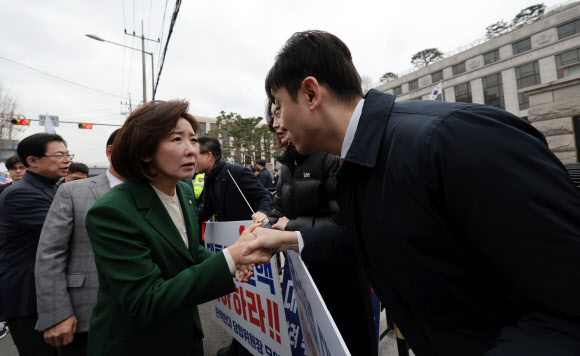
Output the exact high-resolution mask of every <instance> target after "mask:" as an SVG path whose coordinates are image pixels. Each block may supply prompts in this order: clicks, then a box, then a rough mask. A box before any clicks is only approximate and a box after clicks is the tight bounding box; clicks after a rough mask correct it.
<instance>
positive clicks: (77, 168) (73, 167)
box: [67, 163, 89, 175]
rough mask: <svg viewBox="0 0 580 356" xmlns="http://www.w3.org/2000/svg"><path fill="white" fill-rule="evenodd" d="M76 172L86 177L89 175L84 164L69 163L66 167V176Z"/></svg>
mask: <svg viewBox="0 0 580 356" xmlns="http://www.w3.org/2000/svg"><path fill="white" fill-rule="evenodd" d="M76 172H80V173H84V174H86V175H89V167H87V165H86V164H84V163H71V164H70V166H69V167H68V173H67V174H69V175H70V174H73V173H76Z"/></svg>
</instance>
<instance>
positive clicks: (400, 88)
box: [393, 85, 403, 95]
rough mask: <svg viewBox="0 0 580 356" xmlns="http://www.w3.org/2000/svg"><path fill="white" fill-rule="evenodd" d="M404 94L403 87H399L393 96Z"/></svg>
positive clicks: (395, 89)
mask: <svg viewBox="0 0 580 356" xmlns="http://www.w3.org/2000/svg"><path fill="white" fill-rule="evenodd" d="M402 93H403V87H402V86H400V85H399V86H398V87H396V88H393V95H401V94H402Z"/></svg>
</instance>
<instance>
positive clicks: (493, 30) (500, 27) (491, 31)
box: [485, 20, 510, 40]
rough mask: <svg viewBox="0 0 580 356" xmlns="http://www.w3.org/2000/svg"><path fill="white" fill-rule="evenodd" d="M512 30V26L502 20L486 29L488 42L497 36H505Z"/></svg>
mask: <svg viewBox="0 0 580 356" xmlns="http://www.w3.org/2000/svg"><path fill="white" fill-rule="evenodd" d="M509 30H510V25H509V24H508V23H507V22H505V21H503V20H501V21H498V22H496V23H493V24H491V25H489V26H487V27H486V28H485V37H486V38H487V39H488V40H491V39H492V38H495V37H497V36H500V35H503V34H504V33H506V32H508V31H509Z"/></svg>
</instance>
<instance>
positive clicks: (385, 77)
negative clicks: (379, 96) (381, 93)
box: [381, 72, 399, 83]
mask: <svg viewBox="0 0 580 356" xmlns="http://www.w3.org/2000/svg"><path fill="white" fill-rule="evenodd" d="M397 78H399V76H398V75H396V74H395V73H393V72H386V73H385V74H383V76H382V77H381V82H382V83H386V82H390V81H391V80H395V79H397Z"/></svg>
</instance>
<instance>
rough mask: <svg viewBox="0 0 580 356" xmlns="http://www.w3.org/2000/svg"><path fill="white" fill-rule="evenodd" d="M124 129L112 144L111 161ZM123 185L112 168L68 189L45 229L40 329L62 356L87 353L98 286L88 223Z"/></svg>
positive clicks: (39, 273) (39, 268)
mask: <svg viewBox="0 0 580 356" xmlns="http://www.w3.org/2000/svg"><path fill="white" fill-rule="evenodd" d="M119 130H120V129H117V130H115V131H114V132H113V133H112V134H111V135H110V137H109V139H108V141H107V146H106V155H107V158H108V159H109V162H110V161H111V152H112V150H113V146H112V144H113V141H114V140H115V136H116V135H117V133H118V132H119ZM71 167H72V165H71ZM85 167H86V166H85ZM87 170H88V169H87ZM68 176H70V174H69V175H68ZM68 176H67V177H68ZM122 182H123V178H122V177H121V176H120V175H119V174H118V173H117V172H116V171H115V169H114V168H113V166H110V167H109V169H108V170H107V171H106V172H105V173H103V174H100V175H98V176H96V177H91V178H88V179H76V180H73V181H70V182H68V183H66V184H63V185H62V186H61V187H60V188H59V190H58V192H57V193H56V196H55V198H54V201H53V202H52V205H51V207H50V210H49V211H48V215H47V217H46V223H45V224H44V227H43V228H42V233H41V234H40V242H39V244H38V249H37V252H36V267H35V278H36V300H37V310H38V322H37V323H36V329H37V330H38V331H41V332H44V339H45V341H46V342H47V343H49V344H50V345H52V346H54V347H59V348H60V354H61V355H71V356H72V355H79V356H80V355H86V354H87V341H88V331H89V321H90V318H91V312H92V310H93V306H94V305H95V303H96V301H97V288H98V286H99V281H98V278H97V267H96V266H95V259H94V256H93V250H92V248H91V242H90V241H89V236H88V234H87V229H86V227H85V218H86V216H87V212H88V211H89V209H90V208H91V207H92V206H93V204H94V203H95V202H96V201H97V200H98V199H99V198H100V197H101V196H103V195H104V194H105V193H107V192H108V191H109V190H111V189H112V188H113V187H115V186H117V185H119V184H121V183H122Z"/></svg>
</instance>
